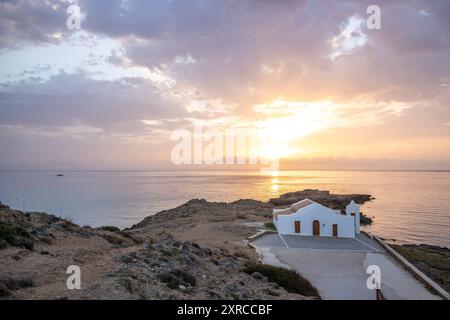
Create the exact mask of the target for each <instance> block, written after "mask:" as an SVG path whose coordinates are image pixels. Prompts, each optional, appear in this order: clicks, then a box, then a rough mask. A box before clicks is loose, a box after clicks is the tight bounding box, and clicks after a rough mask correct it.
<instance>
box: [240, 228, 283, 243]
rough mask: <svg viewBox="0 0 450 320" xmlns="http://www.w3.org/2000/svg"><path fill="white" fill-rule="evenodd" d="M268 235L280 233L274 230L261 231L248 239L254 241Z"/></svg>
mask: <svg viewBox="0 0 450 320" xmlns="http://www.w3.org/2000/svg"><path fill="white" fill-rule="evenodd" d="M268 233H278V232H276V231H274V230H260V231H258V233H255V234H254V235H251V236H250V237H248V238H247V240H249V241H254V240H256V239H258V238H261V237H262V236H263V235H265V234H268Z"/></svg>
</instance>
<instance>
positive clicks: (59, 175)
mask: <svg viewBox="0 0 450 320" xmlns="http://www.w3.org/2000/svg"><path fill="white" fill-rule="evenodd" d="M56 176H57V177H64V175H63V174H62V173H59V174H57V175H56Z"/></svg>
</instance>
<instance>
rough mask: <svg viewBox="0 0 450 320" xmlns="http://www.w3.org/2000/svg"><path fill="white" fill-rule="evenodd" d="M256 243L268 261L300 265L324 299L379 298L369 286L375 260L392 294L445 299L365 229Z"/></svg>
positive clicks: (387, 292) (265, 239)
mask: <svg viewBox="0 0 450 320" xmlns="http://www.w3.org/2000/svg"><path fill="white" fill-rule="evenodd" d="M253 244H254V245H255V246H256V247H257V248H258V250H259V253H260V255H261V259H262V260H263V262H264V263H267V264H271V265H276V266H284V267H289V268H292V269H294V270H296V271H297V272H299V273H300V274H301V275H303V276H304V277H305V278H306V279H308V280H309V281H310V282H311V283H312V285H313V286H315V287H316V288H317V290H318V291H319V293H320V295H321V297H322V298H323V299H331V300H335V299H344V300H346V299H350V300H374V299H375V291H373V290H369V289H368V288H367V285H366V281H367V278H368V276H369V275H368V274H366V269H367V267H368V266H370V265H378V266H379V267H380V269H381V283H382V285H381V290H382V292H383V294H384V295H385V297H386V298H387V299H392V300H394V299H395V300H398V299H400V300H401V299H414V300H416V299H417V300H422V299H439V297H438V296H436V295H433V294H431V293H430V292H429V291H428V290H426V289H425V287H424V286H423V285H422V284H421V283H420V282H418V281H417V280H416V279H414V278H413V276H412V275H411V274H410V273H408V272H407V271H406V270H404V269H403V268H402V267H401V266H400V265H398V264H397V263H396V262H395V261H394V260H393V259H392V258H391V257H390V256H389V255H387V254H386V252H385V251H384V249H383V248H382V247H381V246H380V245H379V244H378V243H377V242H375V241H374V240H373V239H371V238H369V237H367V236H366V235H364V234H361V235H358V238H357V239H343V238H326V237H307V236H282V237H280V236H279V235H278V234H266V235H264V236H262V237H261V238H258V239H256V240H255V241H253Z"/></svg>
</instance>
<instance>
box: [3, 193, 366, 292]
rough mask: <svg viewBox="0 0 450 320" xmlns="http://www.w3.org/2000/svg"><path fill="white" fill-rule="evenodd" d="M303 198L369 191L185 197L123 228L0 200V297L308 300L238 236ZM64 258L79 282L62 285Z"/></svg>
mask: <svg viewBox="0 0 450 320" xmlns="http://www.w3.org/2000/svg"><path fill="white" fill-rule="evenodd" d="M303 198H310V199H313V200H315V201H317V202H320V203H323V204H325V205H328V206H331V207H333V208H337V209H339V208H343V207H345V205H346V204H348V202H349V201H350V200H351V199H354V200H355V201H357V202H358V203H364V202H365V201H369V200H370V199H371V197H370V196H368V195H332V194H330V193H329V192H326V191H318V190H304V191H301V192H294V193H289V194H286V195H283V196H281V197H280V198H278V199H271V200H270V201H269V202H261V201H256V200H238V201H235V202H230V203H219V202H208V201H206V200H191V201H189V202H187V203H185V204H183V205H181V206H179V207H177V208H174V209H170V210H165V211H162V212H159V213H157V214H155V215H152V216H148V217H147V218H145V219H144V220H142V221H141V222H139V223H138V224H136V225H134V226H133V227H131V228H129V229H125V230H119V229H118V228H115V227H113V226H105V227H101V228H92V227H89V226H84V227H82V226H79V225H76V224H74V223H72V222H70V221H68V220H65V219H61V218H58V217H56V216H53V215H49V214H46V213H24V212H21V211H18V210H12V209H10V208H9V207H7V206H5V205H1V204H0V299H315V298H317V296H318V295H317V292H316V291H315V290H314V288H312V286H311V285H310V284H309V282H308V281H307V280H305V279H302V278H301V277H300V276H299V275H296V274H295V273H294V274H293V273H292V272H290V273H289V272H287V271H286V270H278V269H276V268H275V269H270V270H268V268H260V267H259V266H258V256H257V254H256V252H255V251H254V250H253V248H252V247H250V246H249V245H248V242H247V241H246V239H247V238H248V237H249V236H250V235H252V234H255V233H256V232H257V231H258V230H259V229H261V228H262V227H263V226H264V224H267V223H269V222H270V221H271V213H272V209H273V208H274V207H275V206H282V205H289V204H290V203H292V202H295V201H298V200H301V199H303ZM70 265H77V266H79V267H80V269H81V284H82V288H81V290H68V289H67V286H66V280H67V277H68V275H67V274H66V269H67V267H68V266H70ZM258 268H260V269H258ZM249 270H250V271H249ZM257 270H260V272H258V271H257ZM280 275H281V276H280ZM293 283H294V284H296V285H295V286H293V285H292V284H293ZM297 284H298V285H297Z"/></svg>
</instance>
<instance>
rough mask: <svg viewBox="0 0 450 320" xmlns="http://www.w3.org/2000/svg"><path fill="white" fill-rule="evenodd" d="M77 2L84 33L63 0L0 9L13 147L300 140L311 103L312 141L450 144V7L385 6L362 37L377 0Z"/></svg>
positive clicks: (23, 0) (0, 107) (3, 100)
mask: <svg viewBox="0 0 450 320" xmlns="http://www.w3.org/2000/svg"><path fill="white" fill-rule="evenodd" d="M78 3H79V5H80V7H81V9H82V11H83V12H85V13H86V18H85V20H84V21H83V23H82V31H81V32H78V33H74V32H72V31H70V30H67V28H66V26H65V20H66V18H67V13H66V11H65V8H66V7H67V3H66V2H64V1H57V0H48V1H33V0H19V1H0V27H1V28H0V48H2V49H1V51H0V66H1V68H0V69H1V73H0V83H1V84H0V125H1V126H3V132H5V130H6V131H7V130H10V135H8V136H9V138H10V139H12V140H14V137H13V133H17V132H18V131H17V130H19V129H21V130H22V129H23V130H27V129H29V130H31V131H29V132H28V133H29V134H27V137H30V136H33V135H39V134H43V133H45V132H50V133H58V134H59V135H63V136H66V138H69V136H71V135H72V136H74V135H78V136H83V135H84V136H89V137H92V135H95V136H96V137H97V138H98V139H104V138H108V139H109V138H111V139H118V140H120V141H123V142H124V143H127V142H130V143H137V142H142V141H150V140H152V139H155V140H158V139H160V137H161V136H163V135H165V134H167V132H170V130H171V129H174V128H178V127H184V126H191V125H194V124H204V125H210V126H218V127H226V126H230V127H233V126H247V127H255V126H257V125H258V124H262V123H264V121H267V120H268V119H270V118H273V119H275V120H273V121H279V122H280V123H281V125H280V124H277V125H275V124H274V126H275V127H276V126H280V127H283V125H282V124H283V123H285V122H283V121H284V120H283V119H285V120H286V119H288V120H286V121H288V124H289V126H288V128H292V130H294V129H295V125H296V123H297V122H295V117H297V121H299V118H301V117H302V115H301V114H302V112H301V111H302V110H303V111H305V108H306V109H307V107H308V106H310V107H311V108H313V109H314V108H317V109H318V110H321V112H322V115H321V117H322V118H321V121H322V120H323V118H324V117H326V118H327V121H326V122H325V124H323V123H322V124H321V125H320V126H318V127H317V128H318V129H317V130H313V131H310V132H309V133H308V137H311V139H313V138H314V136H316V135H320V134H321V133H324V132H326V131H327V130H330V131H333V130H339V136H340V137H341V140H345V139H346V138H348V137H353V136H355V132H357V133H358V134H359V133H360V132H361V133H362V132H366V131H367V133H365V134H367V135H368V136H370V139H380V141H385V140H384V139H387V138H386V137H385V135H388V133H389V134H390V135H391V137H394V138H398V139H399V140H398V141H400V138H401V141H407V139H406V137H405V136H409V137H414V138H416V137H417V136H419V135H422V136H423V138H424V139H428V138H429V139H435V138H436V137H442V136H445V135H447V136H448V126H447V125H442V123H447V122H448V121H449V119H450V115H449V109H448V103H449V86H448V84H449V81H450V78H449V74H448V70H450V60H449V59H448V52H449V46H450V3H449V2H448V1H445V0H436V1H432V2H431V1H425V0H417V1H414V2H404V1H400V0H390V1H387V0H384V1H379V3H378V5H379V6H380V7H381V20H382V29H381V30H367V29H366V28H365V23H364V19H365V18H366V16H367V14H366V8H367V6H368V5H370V4H372V2H371V1H369V0H363V1H357V0H347V1H340V2H336V1H313V0H310V1H306V0H305V1H302V0H298V1H295V0H289V1H282V2H280V1H269V0H265V1H260V0H258V1H257V0H244V1H227V0H224V1H210V0H195V1H184V0H171V1H148V0H135V1H122V0H96V1H90V0H89V1H88V0H79V1H78ZM330 58H331V59H330ZM277 101H278V102H277ZM326 101H329V102H330V104H329V105H326V104H324V103H325V102H326ZM292 119H294V120H292ZM314 119H315V118H314ZM291 120H292V121H291ZM314 121H315V120H314ZM266 124H267V123H266ZM380 127H382V128H383V130H379V128H380ZM8 128H9V129H8ZM14 128H15V129H14ZM64 128H65V129H64ZM76 128H78V129H80V130H79V131H77V130H76ZM356 128H358V129H356ZM375 128H376V129H375ZM91 129H92V131H91ZM96 130H99V131H96ZM445 130H447V131H445ZM375 131H376V132H375ZM294 132H295V131H294ZM344 133H345V135H344ZM375 133H376V134H375ZM17 134H18V133H17ZM358 134H356V135H358ZM341 135H342V136H341ZM377 137H379V138H377ZM59 138H61V139H62V136H61V137H59ZM59 138H58V139H59ZM30 139H31V138H30ZM348 139H349V138H348ZM436 139H437V138H436ZM12 140H11V141H12ZM2 141H3V143H6V141H5V139H3V140H2ZM20 141H22V142H23V141H25V140H23V139H22V138H21V140H20ZM30 141H31V140H30ZM39 141H41V140H39ZM436 141H437V140H436ZM9 143H11V142H9ZM41 143H42V141H41ZM77 143H80V142H79V141H78V142H77ZM361 144H363V143H361ZM338 145H339V144H338ZM80 148H81V147H80ZM90 150H92V149H90ZM379 152H382V150H381V148H380V149H379Z"/></svg>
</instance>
